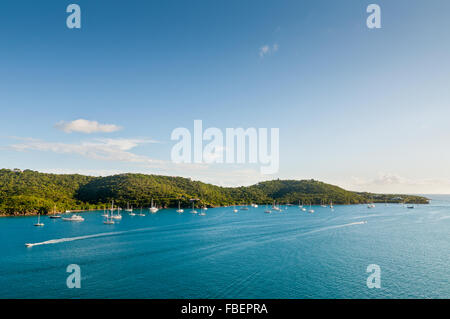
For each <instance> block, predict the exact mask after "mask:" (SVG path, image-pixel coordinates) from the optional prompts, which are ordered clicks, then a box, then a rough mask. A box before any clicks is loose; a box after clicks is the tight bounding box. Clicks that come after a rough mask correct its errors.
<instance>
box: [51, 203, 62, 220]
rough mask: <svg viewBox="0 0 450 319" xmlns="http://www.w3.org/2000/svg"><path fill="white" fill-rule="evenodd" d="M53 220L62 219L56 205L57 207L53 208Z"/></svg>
mask: <svg viewBox="0 0 450 319" xmlns="http://www.w3.org/2000/svg"><path fill="white" fill-rule="evenodd" d="M50 218H51V219H57V218H61V216H60V215H57V214H56V205H55V207H53V215H51V216H50Z"/></svg>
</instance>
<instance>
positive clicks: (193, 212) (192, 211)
mask: <svg viewBox="0 0 450 319" xmlns="http://www.w3.org/2000/svg"><path fill="white" fill-rule="evenodd" d="M194 205H195V202H194V201H192V210H191V214H197V213H198V212H197V211H196V210H195V207H194Z"/></svg>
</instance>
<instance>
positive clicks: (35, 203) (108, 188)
mask: <svg viewBox="0 0 450 319" xmlns="http://www.w3.org/2000/svg"><path fill="white" fill-rule="evenodd" d="M152 198H153V199H154V202H155V204H156V205H158V206H162V207H176V206H177V205H178V201H181V203H182V206H184V207H186V206H189V205H190V199H192V198H196V199H199V201H198V202H197V205H207V206H210V207H214V206H224V205H234V204H236V205H239V204H250V203H258V204H271V203H272V202H273V201H277V202H280V203H282V204H285V203H293V204H296V203H298V202H299V201H303V202H304V203H305V204H309V203H312V204H320V203H322V202H324V203H329V202H330V201H333V203H334V204H359V203H367V202H369V201H374V202H385V201H386V202H403V201H406V202H411V203H412V202H414V203H428V200H427V199H426V198H424V197H419V196H410V195H393V194H371V193H356V192H351V191H346V190H344V189H342V188H340V187H337V186H334V185H330V184H326V183H323V182H319V181H315V180H302V181H297V180H273V181H267V182H261V183H258V184H256V185H252V186H248V187H219V186H215V185H211V184H205V183H202V182H198V181H192V180H190V179H188V178H182V177H170V176H160V175H144V174H121V175H114V176H108V177H90V176H83V175H76V174H73V175H57V174H46V173H39V172H35V171H31V170H25V171H20V170H8V169H2V170H0V214H2V215H22V214H35V213H37V212H41V213H43V214H46V213H48V212H51V211H52V210H53V208H54V207H55V206H56V209H57V211H65V210H87V209H98V208H103V207H104V206H105V205H109V203H110V202H111V200H114V201H115V203H116V204H117V205H119V206H121V207H125V206H126V205H127V203H128V202H129V203H130V205H132V206H133V207H148V206H150V203H151V200H152Z"/></svg>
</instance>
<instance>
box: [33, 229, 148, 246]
mask: <svg viewBox="0 0 450 319" xmlns="http://www.w3.org/2000/svg"><path fill="white" fill-rule="evenodd" d="M151 229H154V228H141V229H133V230H125V231H119V232H109V233H100V234H94V235H86V236H78V237H69V238H59V239H51V240H47V241H43V242H40V243H31V244H25V246H27V247H33V246H40V245H51V244H59V243H65V242H68V241H75V240H83V239H90V238H98V237H107V236H116V235H121V234H127V233H133V232H140V231H146V230H151Z"/></svg>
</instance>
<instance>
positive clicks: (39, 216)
mask: <svg viewBox="0 0 450 319" xmlns="http://www.w3.org/2000/svg"><path fill="white" fill-rule="evenodd" d="M34 226H44V224H43V223H41V214H38V222H37V223H36V224H34Z"/></svg>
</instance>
